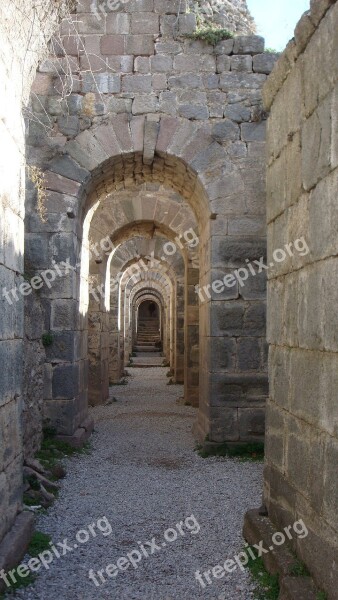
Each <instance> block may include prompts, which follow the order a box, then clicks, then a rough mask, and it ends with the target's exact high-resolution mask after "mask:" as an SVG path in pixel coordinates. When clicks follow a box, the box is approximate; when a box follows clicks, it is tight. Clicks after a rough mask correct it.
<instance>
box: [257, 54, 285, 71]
mask: <svg viewBox="0 0 338 600" xmlns="http://www.w3.org/2000/svg"><path fill="white" fill-rule="evenodd" d="M278 58H279V54H274V53H272V52H265V53H264V54H256V55H255V56H254V57H253V71H254V73H265V74H266V75H269V74H270V73H271V71H272V69H273V68H274V66H275V64H276V62H277V60H278Z"/></svg>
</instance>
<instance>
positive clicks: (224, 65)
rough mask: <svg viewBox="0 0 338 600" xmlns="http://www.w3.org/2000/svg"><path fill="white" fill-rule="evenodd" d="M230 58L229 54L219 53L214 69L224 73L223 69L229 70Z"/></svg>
mask: <svg viewBox="0 0 338 600" xmlns="http://www.w3.org/2000/svg"><path fill="white" fill-rule="evenodd" d="M230 68H231V59H230V56H226V55H224V56H223V55H219V56H217V60H216V71H217V73H224V71H230Z"/></svg>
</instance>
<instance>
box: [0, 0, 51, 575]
mask: <svg viewBox="0 0 338 600" xmlns="http://www.w3.org/2000/svg"><path fill="white" fill-rule="evenodd" d="M61 4H62V3H60V6H61ZM33 5H34V3H33V2H31V1H29V2H27V1H26V0H13V2H10V3H9V2H8V3H2V4H1V7H0V38H1V56H0V280H1V288H2V292H3V291H4V290H7V292H9V291H10V290H12V289H14V290H16V291H17V290H18V287H19V286H20V285H21V284H22V283H23V282H24V277H23V276H24V209H25V184H26V182H25V179H26V172H25V124H24V121H23V116H22V109H23V106H24V105H25V104H26V103H27V101H28V98H29V93H30V88H31V84H32V81H33V78H34V75H35V71H36V67H37V64H38V60H39V57H40V54H41V50H42V44H41V41H42V37H41V38H39V36H40V35H41V31H42V30H43V31H44V34H45V35H46V38H48V32H50V31H51V29H52V28H53V24H55V21H56V19H57V16H56V15H55V13H54V12H53V10H50V8H51V7H50V6H48V3H46V6H45V7H44V8H43V9H42V10H41V11H39V9H38V10H37V11H36V10H35V9H34V8H33ZM18 14H20V18H18ZM32 23H34V25H32ZM29 43H31V44H32V45H33V46H34V47H35V52H34V53H27V46H28V44H29ZM23 340H24V297H23V295H21V294H19V293H18V295H17V297H15V295H14V296H11V295H10V296H9V301H8V300H7V299H6V297H5V296H4V295H3V293H1V297H0V364H1V376H0V541H1V539H2V538H3V536H4V535H5V534H6V533H7V532H9V530H10V529H11V526H12V525H13V523H14V521H15V519H16V516H17V514H18V512H20V511H21V510H22V463H23V452H24V449H23V439H24V440H25V439H26V436H25V434H26V433H27V434H28V429H27V430H26V428H25V423H26V420H23V412H24V411H25V409H26V410H29V407H28V405H27V397H26V395H25V393H24V388H23V373H24V341H23ZM39 350H41V347H39ZM33 352H34V351H33ZM26 359H27V360H28V362H29V361H30V360H32V361H33V362H34V358H33V354H32V355H31V356H30V357H28V356H26ZM31 374H32V377H33V378H34V377H35V375H36V374H35V373H34V372H33V373H31ZM31 385H32V384H31ZM37 426H38V428H39V427H40V425H39V424H38V425H37ZM29 427H30V425H29ZM33 429H34V425H33ZM28 437H29V434H28ZM29 443H30V442H29ZM29 443H28V446H29ZM22 522H23V521H21V523H22ZM3 560H4V555H3V554H2V561H3ZM1 565H2V566H3V563H1Z"/></svg>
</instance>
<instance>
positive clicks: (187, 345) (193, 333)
mask: <svg viewBox="0 0 338 600" xmlns="http://www.w3.org/2000/svg"><path fill="white" fill-rule="evenodd" d="M198 282H199V270H198V269H195V268H192V267H191V266H189V265H188V266H187V267H186V285H185V326H184V399H185V402H189V403H190V404H191V405H192V406H198V405H199V303H198V296H197V294H196V292H195V286H196V285H198Z"/></svg>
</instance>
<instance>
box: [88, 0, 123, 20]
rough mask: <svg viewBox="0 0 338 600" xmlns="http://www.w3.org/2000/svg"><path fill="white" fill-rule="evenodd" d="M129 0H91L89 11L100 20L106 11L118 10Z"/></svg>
mask: <svg viewBox="0 0 338 600" xmlns="http://www.w3.org/2000/svg"><path fill="white" fill-rule="evenodd" d="M128 2H129V0H93V1H92V3H91V5H90V11H91V12H92V13H93V14H94V15H95V16H96V18H97V20H98V21H101V19H102V18H103V17H105V16H106V14H107V13H108V12H116V11H118V10H120V9H121V8H122V7H123V6H124V5H125V4H127V3H128Z"/></svg>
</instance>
